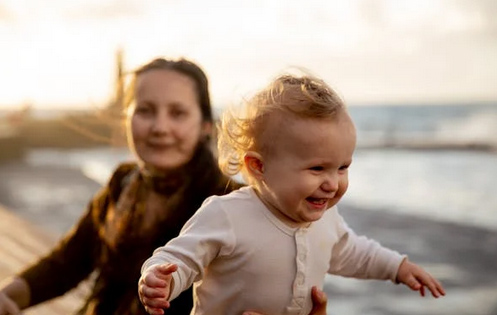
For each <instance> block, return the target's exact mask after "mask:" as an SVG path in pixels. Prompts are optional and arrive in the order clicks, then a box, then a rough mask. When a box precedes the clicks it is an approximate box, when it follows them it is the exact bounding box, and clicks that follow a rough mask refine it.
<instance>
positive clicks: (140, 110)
mask: <svg viewBox="0 0 497 315" xmlns="http://www.w3.org/2000/svg"><path fill="white" fill-rule="evenodd" d="M135 112H136V113H138V114H149V113H152V109H151V108H150V107H148V106H138V107H136V109H135Z"/></svg>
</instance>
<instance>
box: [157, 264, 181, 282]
mask: <svg viewBox="0 0 497 315" xmlns="http://www.w3.org/2000/svg"><path fill="white" fill-rule="evenodd" d="M155 270H156V271H158V272H157V273H156V275H157V276H158V277H159V278H161V279H164V277H165V276H168V275H170V274H171V273H173V272H175V271H176V270H178V266H177V265H175V264H164V265H160V266H157V268H156V269H155Z"/></svg>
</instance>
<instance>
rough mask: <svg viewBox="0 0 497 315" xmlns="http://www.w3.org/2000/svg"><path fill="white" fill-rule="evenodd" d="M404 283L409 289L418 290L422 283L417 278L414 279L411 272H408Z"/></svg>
mask: <svg viewBox="0 0 497 315" xmlns="http://www.w3.org/2000/svg"><path fill="white" fill-rule="evenodd" d="M404 284H405V285H407V286H408V287H409V288H411V290H414V291H418V290H420V289H421V287H422V285H421V283H419V281H418V279H416V278H415V277H414V276H413V275H412V274H410V275H409V276H408V277H407V279H406V280H405V281H404Z"/></svg>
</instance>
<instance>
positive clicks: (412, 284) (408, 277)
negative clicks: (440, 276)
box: [397, 258, 445, 298]
mask: <svg viewBox="0 0 497 315" xmlns="http://www.w3.org/2000/svg"><path fill="white" fill-rule="evenodd" d="M397 282H400V283H403V284H405V285H407V286H408V287H409V288H411V290H414V291H419V293H420V294H421V296H425V287H428V290H430V292H431V294H432V295H433V297H435V298H439V297H441V296H443V295H445V290H444V288H443V287H442V284H440V282H439V281H438V280H437V279H435V278H433V277H432V276H431V275H430V274H429V273H428V272H426V271H425V270H424V269H423V268H421V267H420V266H418V265H416V264H414V263H412V262H410V261H409V260H408V259H407V258H405V259H404V260H403V261H402V263H401V264H400V266H399V270H398V272H397Z"/></svg>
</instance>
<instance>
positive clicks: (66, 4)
mask: <svg viewBox="0 0 497 315" xmlns="http://www.w3.org/2000/svg"><path fill="white" fill-rule="evenodd" d="M496 15H497V1H494V0H446V1H444V0H416V1H411V0H406V1H404V0H306V1H302V0H301V1H293V0H246V1H242V0H210V1H198V0H147V1H143V0H71V1H67V0H50V1H45V0H43V1H42V0H0V108H8V107H14V106H20V105H21V104H30V105H31V106H33V107H35V108H42V109H43V108H83V107H88V106H95V105H102V104H106V103H108V102H109V100H110V99H111V97H112V93H113V82H114V76H115V68H116V66H115V56H116V51H117V50H118V49H119V48H121V49H122V50H123V52H124V65H125V68H126V69H127V70H129V71H131V70H133V69H135V68H136V67H138V66H139V65H141V64H144V63H146V62H147V61H149V60H150V59H152V58H155V57H170V58H178V57H186V58H189V59H191V60H193V61H196V62H198V63H199V64H200V65H201V66H202V67H203V68H204V70H205V71H206V72H207V74H208V77H209V79H210V84H211V93H212V98H213V102H214V104H215V106H217V107H222V106H224V105H228V104H236V103H237V102H239V100H240V99H241V98H243V97H246V96H248V95H250V93H252V92H254V91H255V90H257V89H258V88H260V87H262V86H264V85H265V84H266V83H267V82H268V81H269V80H270V79H271V78H273V77H274V76H276V75H277V74H278V73H281V72H282V71H284V70H286V69H288V68H289V67H301V68H305V69H307V70H308V71H310V72H312V73H314V74H316V75H318V76H320V77H322V78H323V79H325V80H326V81H327V82H328V83H329V84H330V85H331V86H332V87H333V88H335V89H336V90H337V92H338V93H339V94H340V95H341V96H342V97H343V98H344V99H345V101H346V102H347V103H348V104H352V105H353V104H378V103H413V104H416V103H426V102H430V103H447V102H479V101H496V100H497V19H495V16H496Z"/></svg>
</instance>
